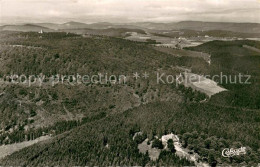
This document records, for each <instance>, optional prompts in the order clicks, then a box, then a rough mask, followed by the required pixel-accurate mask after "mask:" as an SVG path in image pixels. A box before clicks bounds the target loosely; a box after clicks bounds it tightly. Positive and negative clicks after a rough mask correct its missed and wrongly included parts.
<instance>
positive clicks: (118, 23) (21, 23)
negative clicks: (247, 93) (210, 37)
mask: <svg viewBox="0 0 260 167" xmlns="http://www.w3.org/2000/svg"><path fill="white" fill-rule="evenodd" d="M70 22H75V23H82V24H89V25H90V24H97V23H110V24H115V25H120V24H134V23H158V24H170V23H181V22H203V23H233V24H260V23H257V22H231V21H230V22H229V21H222V22H221V21H200V20H182V21H172V22H171V21H169V22H159V21H156V22H155V21H154V22H153V21H136V22H135V21H132V22H110V21H100V22H81V21H75V20H69V21H65V22H36V21H35V22H20V23H2V22H0V24H1V25H2V26H4V25H26V24H66V23H70Z"/></svg>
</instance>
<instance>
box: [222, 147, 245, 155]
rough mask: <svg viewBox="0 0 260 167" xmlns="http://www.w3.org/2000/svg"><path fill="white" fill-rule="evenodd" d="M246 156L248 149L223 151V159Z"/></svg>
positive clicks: (227, 149)
mask: <svg viewBox="0 0 260 167" xmlns="http://www.w3.org/2000/svg"><path fill="white" fill-rule="evenodd" d="M244 154H246V147H241V148H238V149H234V148H230V149H229V148H225V149H224V150H223V151H222V156H223V157H233V156H236V155H244Z"/></svg>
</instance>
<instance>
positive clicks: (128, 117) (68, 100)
mask: <svg viewBox="0 0 260 167" xmlns="http://www.w3.org/2000/svg"><path fill="white" fill-rule="evenodd" d="M0 39H1V40H0V50H1V52H0V59H1V62H0V64H1V69H0V76H1V79H3V80H2V82H1V86H0V91H1V92H3V93H1V92H0V93H1V94H0V103H1V105H0V121H1V125H0V126H1V129H2V131H1V133H0V143H1V144H10V143H15V142H21V141H26V140H33V139H35V138H37V137H40V136H42V135H44V134H49V135H52V136H53V138H52V139H50V140H47V141H44V142H41V143H38V144H35V145H33V146H30V147H27V148H25V149H22V150H21V151H18V152H16V153H14V154H12V155H10V156H7V157H6V158H4V159H2V160H0V165H21V166H39V165H40V166H43V165H44V166H45V165H48V166H55V165H60V166H68V165H82V166H83V165H88V166H95V165H98V166H109V165H113V166H116V165H121V166H122V165H131V166H132V165H140V166H145V165H156V166H163V165H174V166H189V165H194V164H193V163H192V162H189V161H187V160H186V159H181V158H179V157H178V156H176V155H175V154H174V151H171V150H168V151H167V150H164V151H162V152H161V153H160V156H159V158H158V159H157V160H156V161H152V160H150V159H149V156H148V155H147V154H142V153H140V152H139V150H138V148H137V146H138V143H140V142H141V141H143V140H144V138H141V139H140V141H138V142H137V141H135V140H133V139H132V138H133V135H134V133H135V132H139V131H142V132H143V133H144V135H145V136H146V137H147V138H148V139H149V141H155V139H154V136H158V137H161V136H162V135H164V134H168V133H171V132H173V133H174V134H177V135H178V136H179V137H180V140H181V142H182V145H183V146H184V147H186V148H189V149H191V150H194V152H196V153H198V154H199V155H200V156H201V159H200V160H201V161H204V162H207V163H209V164H210V165H211V166H216V165H228V164H233V165H249V166H250V165H256V164H257V163H258V161H259V159H260V154H259V153H260V150H259V149H260V143H259V141H260V135H259V134H260V126H259V125H260V111H259V104H260V96H259V93H260V90H259V88H260V87H259V72H260V71H259V65H260V57H259V53H257V52H253V51H251V50H248V49H246V48H244V47H243V45H249V46H254V47H257V48H259V45H260V43H259V42H255V41H225V42H224V41H214V42H209V43H206V44H203V45H200V46H197V47H194V48H187V49H190V50H196V51H202V52H206V53H209V54H211V61H212V63H211V65H209V64H207V63H206V62H205V61H204V60H203V59H201V58H195V57H194V58H191V57H185V56H183V57H175V56H172V55H169V54H165V53H162V52H159V51H157V50H155V49H153V47H151V46H150V45H149V41H148V42H147V43H141V42H132V41H127V40H124V39H120V38H113V37H106V36H95V35H93V36H88V37H82V36H79V35H76V34H71V33H44V34H38V33H18V32H17V33H10V32H4V33H1V34H0ZM18 39H19V40H18ZM175 66H181V67H186V68H190V69H192V71H193V72H195V73H199V74H210V75H215V74H219V73H220V72H223V73H227V74H230V75H235V74H238V73H243V74H250V75H252V84H250V85H242V84H221V86H223V87H224V88H226V89H228V91H226V92H222V93H219V94H216V95H214V96H212V97H211V98H209V97H207V96H206V95H205V94H203V93H200V92H198V91H194V90H192V89H191V88H188V87H184V86H183V85H178V86H176V85H175V84H169V85H167V84H157V83H156V79H155V77H156V75H155V76H153V75H150V77H149V79H147V80H130V81H129V82H127V83H126V84H123V85H111V84H108V85H102V84H85V85H84V84H83V85H78V86H73V85H69V84H68V85H66V84H63V85H61V84H58V85H55V86H51V85H44V86H41V87H40V86H37V85H33V86H30V87H29V86H28V85H20V84H19V85H15V84H12V83H10V82H9V81H8V79H4V78H5V76H6V75H11V74H24V75H26V76H29V75H32V74H36V75H38V74H40V73H42V74H45V75H47V76H51V75H55V74H58V73H59V74H64V75H70V74H71V75H72V74H77V73H78V74H81V75H84V74H96V73H98V72H107V73H110V74H121V73H123V74H127V75H132V74H133V73H134V72H148V73H150V74H154V73H155V72H158V71H159V72H161V73H163V72H165V73H170V74H173V75H177V74H179V73H180V70H178V69H176V68H173V67H175ZM241 146H244V147H246V148H247V154H246V155H242V156H236V157H233V158H225V157H222V156H221V151H222V150H223V149H224V148H231V147H233V148H239V147H241ZM158 147H160V146H158Z"/></svg>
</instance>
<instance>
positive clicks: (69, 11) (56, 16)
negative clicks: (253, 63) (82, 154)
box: [0, 0, 260, 23]
mask: <svg viewBox="0 0 260 167" xmlns="http://www.w3.org/2000/svg"><path fill="white" fill-rule="evenodd" d="M186 20H194V21H212V22H215V21H217V22H219V21H220V22H255V23H260V0H0V23H22V22H54V23H63V22H66V21H79V22H84V23H93V22H178V21H186Z"/></svg>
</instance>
